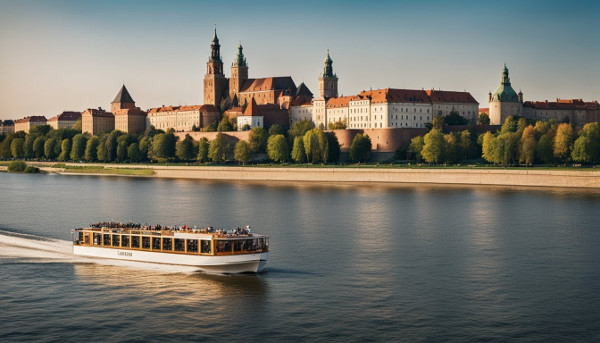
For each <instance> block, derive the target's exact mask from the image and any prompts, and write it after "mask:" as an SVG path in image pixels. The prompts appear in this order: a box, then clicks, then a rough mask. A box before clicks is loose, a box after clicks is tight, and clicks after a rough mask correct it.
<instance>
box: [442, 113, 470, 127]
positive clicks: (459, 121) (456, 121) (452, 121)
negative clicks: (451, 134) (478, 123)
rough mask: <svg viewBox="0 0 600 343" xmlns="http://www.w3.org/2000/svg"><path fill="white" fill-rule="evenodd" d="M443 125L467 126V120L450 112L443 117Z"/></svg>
mask: <svg viewBox="0 0 600 343" xmlns="http://www.w3.org/2000/svg"><path fill="white" fill-rule="evenodd" d="M444 123H446V125H469V120H468V119H467V118H465V117H463V116H461V115H460V114H459V113H458V112H456V111H451V112H450V113H449V114H448V115H447V116H445V117H444Z"/></svg>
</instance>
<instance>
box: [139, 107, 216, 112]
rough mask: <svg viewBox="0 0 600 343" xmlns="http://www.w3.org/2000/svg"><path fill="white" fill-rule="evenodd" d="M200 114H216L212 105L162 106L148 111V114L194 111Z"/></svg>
mask: <svg viewBox="0 0 600 343" xmlns="http://www.w3.org/2000/svg"><path fill="white" fill-rule="evenodd" d="M196 110H200V112H218V111H219V110H218V109H217V108H216V107H215V106H214V105H186V106H163V107H155V108H151V109H149V110H148V113H160V112H172V111H196Z"/></svg>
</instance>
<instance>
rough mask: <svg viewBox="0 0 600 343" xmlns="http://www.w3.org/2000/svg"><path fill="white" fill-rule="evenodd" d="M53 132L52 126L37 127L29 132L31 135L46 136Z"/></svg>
mask: <svg viewBox="0 0 600 343" xmlns="http://www.w3.org/2000/svg"><path fill="white" fill-rule="evenodd" d="M51 130H52V126H50V125H36V126H33V127H32V128H31V129H30V130H29V134H30V135H34V136H45V135H47V134H48V133H49V132H50V131H51Z"/></svg>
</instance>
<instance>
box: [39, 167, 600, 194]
mask: <svg viewBox="0 0 600 343" xmlns="http://www.w3.org/2000/svg"><path fill="white" fill-rule="evenodd" d="M35 165H36V166H38V167H40V169H42V170H43V171H46V172H51V173H58V174H72V175H94V174H98V173H97V172H95V171H96V170H101V171H102V172H101V173H100V174H102V175H124V176H135V177H157V178H178V179H198V180H228V181H261V182H268V181H278V182H326V183H361V184H364V183H391V184H401V183H413V184H419V183H422V184H450V185H492V186H524V187H568V188H598V189H600V170H597V171H596V170H581V171H580V170H565V169H556V170H553V169H534V168H531V169H499V168H498V169H494V168H489V169H486V168H473V169H466V168H465V169H458V168H381V167H373V168H369V167H360V168H350V167H344V168H331V167H322V168H308V167H306V168H302V167H273V168H269V167H239V166H233V167H227V166H182V165H179V166H168V165H124V164H98V163H89V164H82V163H66V166H67V168H53V167H52V165H54V164H52V163H41V164H39V163H36V164H35ZM72 167H75V168H76V169H69V168H72ZM134 170H135V172H134Z"/></svg>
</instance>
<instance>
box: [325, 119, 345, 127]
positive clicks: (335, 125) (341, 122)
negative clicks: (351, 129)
mask: <svg viewBox="0 0 600 343" xmlns="http://www.w3.org/2000/svg"><path fill="white" fill-rule="evenodd" d="M347 126H348V125H347V124H346V119H343V120H338V121H336V122H335V123H329V124H328V125H327V128H328V129H329V130H343V129H346V128H347Z"/></svg>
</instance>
